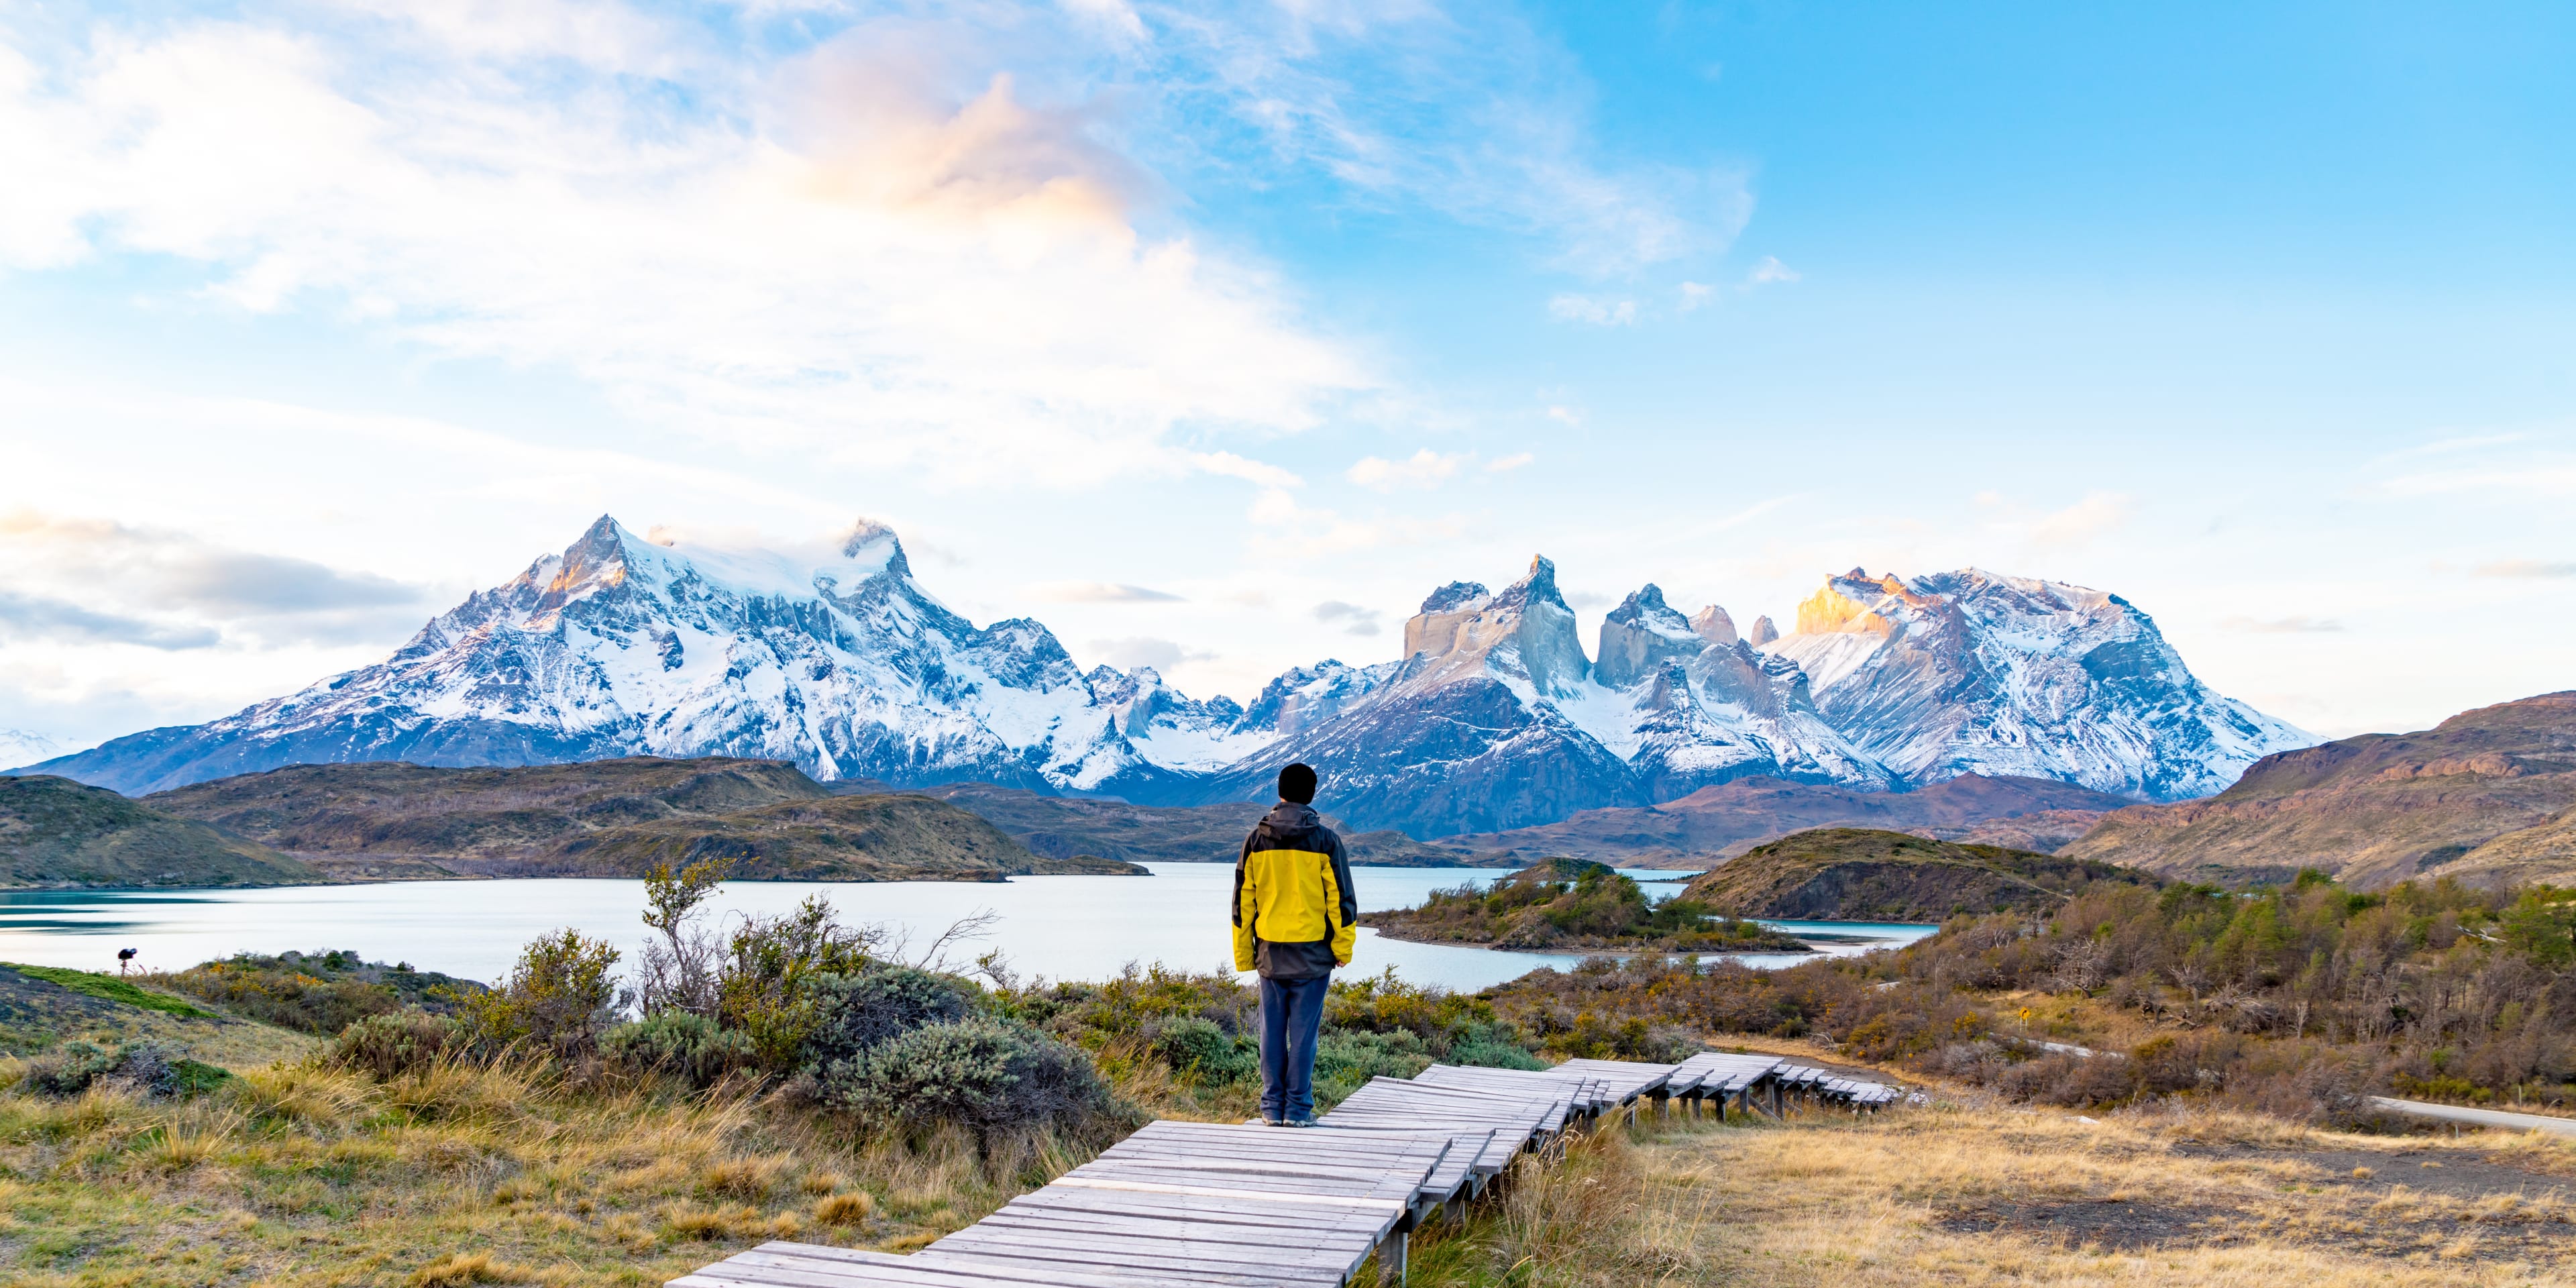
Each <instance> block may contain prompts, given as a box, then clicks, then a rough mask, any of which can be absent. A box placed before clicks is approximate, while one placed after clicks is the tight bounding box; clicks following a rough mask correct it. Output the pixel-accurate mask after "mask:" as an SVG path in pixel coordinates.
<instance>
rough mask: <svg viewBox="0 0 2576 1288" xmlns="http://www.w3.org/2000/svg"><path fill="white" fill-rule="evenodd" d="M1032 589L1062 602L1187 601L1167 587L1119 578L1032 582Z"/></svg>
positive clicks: (1047, 598) (1165, 602)
mask: <svg viewBox="0 0 2576 1288" xmlns="http://www.w3.org/2000/svg"><path fill="white" fill-rule="evenodd" d="M1030 592H1031V593H1032V594H1035V595H1036V596H1037V597H1038V598H1040V599H1044V600H1050V601H1053V602H1055V603H1059V604H1178V603H1182V602H1184V601H1183V600H1182V598H1181V597H1180V596H1178V595H1175V594H1171V593H1170V592H1168V591H1160V590H1154V589H1151V588H1149V587H1145V586H1130V585H1128V584H1126V583H1125V582H1116V581H1051V582H1046V583H1043V584H1041V585H1037V586H1033V587H1031V588H1030Z"/></svg>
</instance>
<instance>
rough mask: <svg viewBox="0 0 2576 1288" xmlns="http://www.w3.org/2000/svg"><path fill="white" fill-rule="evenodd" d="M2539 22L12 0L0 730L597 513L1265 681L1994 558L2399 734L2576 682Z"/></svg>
mask: <svg viewBox="0 0 2576 1288" xmlns="http://www.w3.org/2000/svg"><path fill="white" fill-rule="evenodd" d="M423 14H427V15H428V16H423ZM2570 65H2576V11H2570V10H2568V9H2566V8H2564V7H2563V6H2549V5H2538V4H2531V5H2484V6H2480V5H2458V6H2445V7H2442V8H2441V9H2439V10H2438V11H2433V10H2426V9H2423V8H2422V7H2399V6H2370V5H2360V4H2330V5H2329V4H2319V5H2307V6H2292V5H2269V6H2243V5H2166V6H2153V7H2148V6H2135V7H2125V8H2120V9H2117V10H2115V9H2113V8H2112V7H2109V6H2070V5H2041V4H2030V5H1956V4H1881V5H1872V6H1866V7H1852V6H1822V5H1794V4H1710V5H1682V4H1668V5H1646V4H1641V5H1626V6H1603V5H1564V6H1529V5H1506V4H1438V3H1430V2H1428V0H1418V2H1416V3H1405V4H1381V5H1356V4H1335V3H1329V2H1325V0H1305V2H1302V3H1289V4H1238V5H1206V6H1160V5H1153V4H1141V3H1128V2H1127V0H1065V2H1064V3H1060V4H1053V5H1047V4H1029V5H1004V4H987V5H975V4H961V5H935V4H920V5H865V4H852V5H819V6H811V7H806V6H799V5H794V4H785V5H781V4H763V5H759V6H753V7H747V8H741V7H726V6H703V7H701V6H685V5H624V4H617V3H610V2H606V0H601V2H597V3H587V2H585V3H565V2H562V0H530V2H528V3H518V4H507V5H504V4H497V3H493V4H481V3H460V4H456V5H451V6H442V7H439V8H438V9H436V10H421V11H419V12H407V11H406V7H403V6H396V5H391V4H380V3H375V2H373V0H348V2H346V3H316V4H273V5H262V6H257V7H252V8H241V9H233V8H223V7H208V8H191V7H187V6H133V7H109V8H96V9H84V8H81V7H78V6H58V5H47V6H33V5H0V172H5V173H7V174H9V175H10V176H11V180H10V182H9V183H8V184H6V185H5V186H0V408H5V410H0V448H5V449H6V452H7V457H8V459H9V460H10V461H11V462H12V468H10V469H7V470H0V547H6V548H5V549H0V728H7V727H18V728H25V729H29V730H33V731H35V732H38V733H40V734H44V735H46V736H48V737H50V738H52V739H54V740H56V741H58V742H60V743H62V744H64V745H66V746H71V745H84V744H86V743H87V742H90V741H95V740H97V739H99V738H103V737H107V736H112V735H114V734H117V733H122V732H128V731H130V730H132V729H135V728H140V727H144V726H147V725H152V724H159V723H169V722H176V721H192V720H198V719H204V718H208V717H211V716H213V715H217V714H221V713H223V712H226V711H229V710H232V709H234V708H235V707H238V706H240V705H242V704H244V703H246V702H248V701H251V700H255V699H257V698H261V697H265V696H270V695H272V694H275V693H277V692H281V691H284V690H286V689H288V688H292V687H295V686H297V685H300V684H303V683H306V682H309V681H310V680H312V679H314V678H316V677H318V676H321V675H324V674H328V673H330V672H332V671H335V670H339V669H342V668H345V667H348V666H351V665H357V664H360V663H363V662H365V661H369V660H373V659H374V658H376V657H378V656H381V655H382V654H383V653H384V652H385V651H387V650H388V649H390V648H391V647H392V646H393V645H395V644H397V643H399V642H400V641H401V640H402V639H403V638H405V637H407V636H408V635H409V634H410V632H411V631H412V630H414V629H416V628H417V626H418V624H419V623H420V621H422V620H423V619H425V618H426V617H427V616H429V615H430V614H431V613H433V612H435V611H437V610H439V609H441V608H443V607H445V606H446V605H447V604H448V603H450V602H452V601H453V600H454V599H456V598H458V597H460V596H461V595H462V594H464V593H465V592H467V591H468V590H471V589H474V588H477V587H481V586H485V585H490V584H493V583H496V582H498V581H501V580H504V579H505V578H506V577H508V576H509V575H511V574H513V573H515V572H516V571H517V570H518V569H519V568H521V567H524V566H525V564H526V563H527V561H528V560H529V559H531V558H533V557H534V556H536V555H537V554H539V553H541V552H543V551H546V550H549V549H558V548H560V547H561V546H563V545H564V544H566V543H567V542H569V541H570V540H571V539H572V537H573V536H574V535H575V534H576V533H578V531H579V530H580V529H581V527H582V526H584V525H585V524H586V523H587V522H588V521H589V520H590V519H591V518H592V517H595V516H596V515H597V514H599V513H602V512H609V513H614V514H616V515H617V516H619V517H620V518H621V519H622V520H624V521H625V522H627V523H628V524H629V525H630V526H633V527H636V528H638V529H642V528H647V527H651V526H654V525H668V526H672V527H678V528H686V529H691V530H695V531H699V532H713V533H719V534H730V535H732V536H734V537H736V538H738V539H741V540H746V541H748V540H756V539H776V540H790V539H797V538H802V537H806V536H810V535H813V534H815V533H818V532H821V531H824V530H827V529H830V528H834V527H837V526H841V525H843V524H846V523H847V522H848V520H849V519H850V517H852V516H855V515H860V514H866V515H873V516H878V517H881V518H883V519H885V520H887V521H890V522H892V523H894V524H895V525H896V526H897V527H898V529H899V530H900V531H902V532H903V533H904V534H905V536H906V538H907V540H908V542H909V543H910V544H911V545H912V546H913V547H914V549H915V552H916V558H915V563H916V565H917V567H918V568H919V570H920V572H921V574H922V576H923V579H924V580H925V581H926V582H927V583H928V584H929V585H930V586H931V587H932V588H933V589H934V590H935V591H937V592H938V593H940V594H941V595H943V596H944V597H946V598H948V599H949V600H950V601H951V602H952V603H953V604H955V605H956V606H957V607H959V608H960V609H961V610H963V611H966V612H967V613H969V614H970V615H971V616H974V617H975V618H977V619H978V620H979V621H981V620H991V619H993V618H997V617H1005V616H1016V615H1030V616H1036V617H1038V618H1040V619H1041V620H1044V621H1046V622H1048V623H1050V624H1051V625H1053V626H1054V627H1055V628H1056V629H1057V631H1058V633H1059V634H1060V635H1061V636H1062V637H1063V638H1064V639H1065V641H1066V644H1067V646H1068V647H1069V648H1071V649H1072V650H1073V652H1074V654H1075V656H1076V657H1077V659H1079V660H1082V661H1084V662H1086V663H1089V662H1094V661H1107V662H1112V663H1116V664H1121V665H1133V664H1137V663H1148V662H1150V663H1153V664H1157V665H1160V666H1162V667H1163V668H1164V669H1165V670H1166V672H1167V673H1168V674H1170V675H1172V676H1173V677H1174V678H1175V679H1176V680H1177V681H1178V682H1180V683H1181V684H1182V685H1183V686H1184V687H1186V688H1188V689H1190V690H1192V691H1194V692H1218V691H1222V692H1230V693H1235V694H1237V695H1242V694H1246V693H1249V692H1250V691H1251V690H1253V689H1255V688H1257V687H1258V686H1259V684H1260V683H1261V682H1262V680H1263V679H1265V678H1267V677H1268V676H1269V675H1270V674H1273V673H1275V672H1276V671H1278V670H1280V669H1282V668H1284V667H1286V666H1289V665H1293V664H1296V663H1299V662H1305V661H1312V660H1314V659H1316V658H1319V657H1323V656H1340V657H1343V658H1345V659H1346V660H1352V661H1361V660H1375V659H1378V658H1381V657H1386V656H1391V655H1392V654H1393V652H1394V651H1395V648H1396V647H1397V640H1398V638H1399V632H1398V631H1397V630H1396V629H1395V627H1396V624H1397V623H1399V622H1400V621H1401V619H1402V617H1403V616H1404V615H1405V614H1406V613H1407V612H1409V611H1410V609H1411V606H1412V605H1413V603H1414V602H1416V601H1418V600H1419V598H1420V597H1421V595H1422V594H1423V593H1424V592H1425V591H1426V590H1427V589H1428V588H1429V587H1431V586H1432V585H1435V584H1438V583H1440V582H1445V581H1448V580H1450V579H1453V578H1467V579H1476V580H1483V581H1486V582H1489V583H1495V584H1499V583H1501V582H1503V581H1507V580H1509V579H1511V578H1512V577H1514V576H1516V575H1517V574H1518V572H1519V570H1520V569H1521V567H1522V566H1523V565H1525V564H1526V561H1527V560H1528V558H1529V556H1530V555H1531V554H1532V553H1533V552H1539V551H1544V552H1545V553H1547V554H1549V555H1551V556H1552V557H1554V558H1555V559H1556V560H1557V562H1558V565H1559V568H1560V574H1561V580H1562V581H1563V582H1564V584H1565V585H1566V586H1567V588H1568V589H1569V591H1570V592H1572V593H1573V595H1574V597H1575V599H1576V602H1577V606H1578V608H1579V609H1581V610H1582V611H1583V612H1584V613H1585V614H1586V615H1587V616H1594V615H1597V614H1598V613H1599V612H1600V611H1602V610H1603V609H1604V608H1606V607H1607V606H1609V605H1610V604H1612V603H1615V602H1616V600H1617V598H1618V597H1619V596H1621V595H1623V594H1625V593H1626V592H1627V591H1629V590H1631V589H1634V588H1635V587H1636V586H1637V585H1639V584H1641V583H1644V582H1647V581H1654V582H1657V583H1659V584H1661V585H1662V586H1663V587H1664V588H1665V590H1666V592H1667V594H1668V596H1669V597H1670V598H1671V599H1672V600H1673V601H1674V602H1676V603H1682V604H1686V605H1696V604H1698V603H1703V602H1710V601H1714V602H1718V603H1721V604H1723V605H1725V606H1726V607H1727V608H1728V609H1729V610H1730V611H1731V612H1732V613H1733V614H1734V615H1735V616H1736V617H1737V618H1738V619H1739V620H1749V619H1750V618H1751V617H1752V616H1754V615H1755V614H1757V613H1768V614H1771V615H1773V616H1775V617H1779V618H1782V619H1783V620H1785V619H1786V617H1787V615H1788V612H1789V610H1790V608H1791V606H1792V605H1793V604H1794V603H1795V602H1796V600H1797V599H1798V598H1800V597H1802V596H1804V595H1805V594H1807V593H1809V592H1810V591H1811V590H1812V589H1813V587H1814V586H1815V585H1816V584H1817V583H1818V582H1819V580H1820V579H1821V578H1822V576H1823V575H1824V574H1825V573H1827V572H1830V571H1840V570H1842V569H1845V568H1849V567H1853V566H1855V565H1858V566H1865V567H1867V568H1869V569H1870V570H1871V571H1873V572H1887V571H1894V572H1898V573H1908V574H1910V573H1916V572H1925V571H1932V570H1936V569H1943V568H1952V567H1958V566H1962V565H1968V564H1974V565H1977V566H1980V567H1985V568H1989V569H1993V570H1996V571H2001V572H2008V573H2016V574H2022V575H2031V576H2046V577H2052V578H2057V579H2062V580H2067V581H2072V582H2076V583H2079V584H2084V585H2090V586H2096V587H2101V588H2104V589H2109V590H2112V591H2115V592H2118V593H2120V594H2122V595H2124V596H2126V597H2128V598H2129V599H2131V600H2132V601H2133V602H2136V603H2137V604H2139V605H2140V606H2141V607H2144V608H2145V609H2146V610H2147V611H2149V612H2150V613H2152V614H2154V615H2155V616H2156V618H2157V619H2158V621H2159V623H2160V624H2161V625H2162V626H2163V627H2164V629H2165V630H2166V631H2167V633H2168V634H2169V635H2170V636H2171V637H2172V638H2173V639H2174V640H2175V641H2176V643H2177V644H2178V645H2179V646H2180V647H2181V648H2182V650H2183V652H2184V656H2185V657H2186V658H2187V659H2188V660H2189V661H2190V662H2191V663H2192V665H2193V666H2194V667H2195V668H2196V669H2197V670H2198V671H2199V672H2200V673H2201V674H2202V675H2203V676H2204V677H2205V678H2207V679H2209V680H2210V681H2211V682H2212V683H2214V684H2215V685H2217V686H2218V687H2219V688H2220V689H2221V690H2222V691H2225V692H2227V693H2230V694H2231V695H2234V696H2238V697H2242V698H2245V699H2247V700H2249V701H2252V702H2254V703H2256V704H2257V705H2259V706H2262V707H2263V708H2265V709H2266V710H2269V711H2271V712H2273V713H2275V714H2278V715H2281V716H2283V717H2285V718H2287V719H2290V720H2293V721H2296V722H2298V723H2301V724H2303V725H2305V726H2308V727H2310V728H2312V729H2315V730H2318V731H2320V732H2322V733H2327V734H2345V733H2352V732H2358V731H2362V730H2366V729H2393V728H2409V727H2420V726H2422V725H2424V724H2427V723H2430V722H2432V721H2435V720H2438V719H2440V718H2441V717H2443V716H2445V715H2448V714H2450V713H2451V712H2453V711H2456V710H2459V709H2461V708H2462V707H2465V706H2469V705H2474V704H2479V703H2485V702H2492V701H2500V700H2504V699H2508V698H2512V697H2517V696H2522V695H2525V694H2528V693H2533V692H2539V691H2545V690H2551V689H2558V688H2565V687H2569V686H2570V684H2571V683H2576V677H2572V676H2571V674H2570V672H2569V668H2568V666H2567V664H2566V658H2567V652H2566V649H2565V648H2564V646H2563V644H2561V643H2560V642H2559V641H2561V640H2563V639H2564V638H2565V637H2566V635H2567V633H2568V632H2569V630H2570V629H2571V628H2576V610H2571V608H2570V607H2569V606H2568V600H2569V594H2568V592H2569V591H2570V590H2571V589H2576V533H2571V530H2570V524H2569V523H2568V521H2567V519H2566V518H2565V514H2566V511H2567V508H2568V505H2569V502H2570V500H2571V498H2576V445H2571V437H2570V436H2571V432H2576V369H2571V368H2576V360H2572V359H2571V354H2576V343H2571V341H2576V238H2571V237H2570V236H2569V231H2570V230H2571V229H2576V177H2571V176H2576V101H2572V100H2576V90H2572V89H2571V87H2570V78H2568V77H2567V76H2566V75H2565V74H2564V69H2565V68H2566V67H2568V66H2570ZM1104 585H1105V586H1142V587H1147V588H1150V589H1153V590H1155V591H1157V592H1160V593H1161V594H1162V595H1163V596H1166V597H1165V598H1157V599H1138V598H1135V597H1132V596H1129V597H1118V596H1113V595H1108V594H1105V593H1103V592H1101V591H1100V590H1099V589H1098V588H1099V587H1100V586H1104ZM1335 606H1348V607H1347V608H1343V607H1335ZM1354 610H1355V611H1354Z"/></svg>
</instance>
